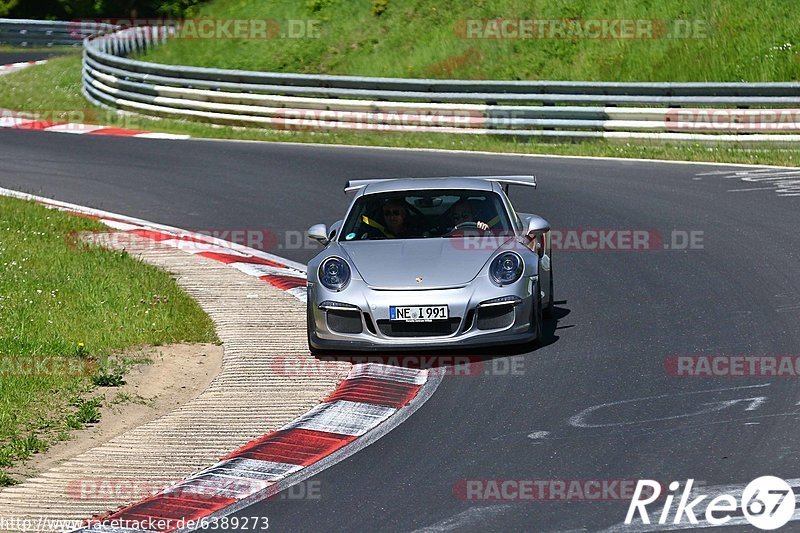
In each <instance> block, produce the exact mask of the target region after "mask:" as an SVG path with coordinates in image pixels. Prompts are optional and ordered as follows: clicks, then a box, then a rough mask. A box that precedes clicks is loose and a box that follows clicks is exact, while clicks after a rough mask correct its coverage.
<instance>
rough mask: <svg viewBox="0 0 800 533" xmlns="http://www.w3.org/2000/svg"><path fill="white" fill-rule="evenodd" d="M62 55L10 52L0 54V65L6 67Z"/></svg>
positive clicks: (37, 51)
mask: <svg viewBox="0 0 800 533" xmlns="http://www.w3.org/2000/svg"><path fill="white" fill-rule="evenodd" d="M59 55H64V52H61V51H54V52H44V51H39V50H36V51H32V52H31V51H25V50H20V51H16V50H14V51H10V52H0V65H8V64H10V63H19V62H22V61H38V60H39V59H47V58H48V57H53V56H59Z"/></svg>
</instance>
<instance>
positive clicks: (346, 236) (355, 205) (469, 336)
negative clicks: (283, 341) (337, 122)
mask: <svg viewBox="0 0 800 533" xmlns="http://www.w3.org/2000/svg"><path fill="white" fill-rule="evenodd" d="M510 185H522V186H528V187H535V186H536V179H535V178H534V177H533V176H475V177H447V178H415V179H410V178H404V179H399V178H398V179H374V180H354V181H350V182H348V184H347V187H346V188H345V191H346V192H354V193H355V196H354V198H353V201H352V202H351V204H350V207H349V209H348V212H347V215H346V216H345V218H344V219H343V220H339V221H338V222H336V223H334V224H333V225H332V226H331V227H330V228H327V227H326V226H325V225H324V224H317V225H315V226H312V227H311V228H310V229H309V230H308V235H309V237H311V238H313V239H316V240H318V241H319V242H321V243H322V244H323V245H324V246H325V249H324V250H323V251H322V252H321V253H320V254H319V255H317V256H316V257H315V258H314V259H313V260H311V262H310V263H309V265H308V303H307V318H308V342H309V347H310V348H311V350H312V351H313V352H322V351H326V350H406V349H428V348H458V347H466V346H491V345H497V344H517V343H527V342H533V341H539V340H541V336H542V315H543V314H547V313H548V312H550V311H551V310H552V308H553V272H552V260H551V249H550V238H549V237H550V225H549V223H548V222H547V221H546V220H545V219H544V218H542V217H540V216H537V215H533V214H524V213H517V212H516V211H515V210H514V207H513V206H512V205H511V202H510V201H509V199H508V196H507V194H506V192H507V190H508V187H509V186H510ZM504 188H505V190H504Z"/></svg>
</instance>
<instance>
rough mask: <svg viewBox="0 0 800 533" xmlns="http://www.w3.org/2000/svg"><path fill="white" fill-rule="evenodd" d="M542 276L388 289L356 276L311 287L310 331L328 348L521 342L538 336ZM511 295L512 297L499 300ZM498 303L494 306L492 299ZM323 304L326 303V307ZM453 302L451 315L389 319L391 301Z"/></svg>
mask: <svg viewBox="0 0 800 533" xmlns="http://www.w3.org/2000/svg"><path fill="white" fill-rule="evenodd" d="M537 287H538V285H537V278H536V276H528V277H523V278H522V279H520V280H519V281H517V282H516V283H514V284H512V285H509V286H506V287H497V286H496V285H494V284H493V283H492V282H491V281H490V280H489V279H488V277H483V278H482V277H478V278H476V279H475V280H473V281H472V283H470V284H468V285H466V286H463V287H455V288H443V289H426V290H385V289H375V288H371V287H369V286H367V285H366V284H365V283H364V282H363V281H361V280H353V281H352V282H351V285H350V286H348V287H347V289H346V290H344V291H341V292H333V291H329V290H327V289H326V288H324V287H323V286H321V285H319V284H316V283H315V284H310V286H309V290H308V308H307V312H308V334H309V335H308V336H309V342H310V344H311V346H312V347H313V348H316V349H324V350H337V349H338V350H357V351H359V350H370V351H374V350H385V351H392V350H418V349H431V348H438V349H442V348H461V347H484V346H493V345H501V344H520V343H526V342H531V341H533V340H535V338H536V328H535V324H533V323H532V322H531V321H532V320H533V317H534V316H535V314H534V313H533V306H534V305H535V304H534V302H535V297H534V291H535V290H537ZM498 298H506V299H508V300H511V299H513V301H509V302H496V300H497V299H498ZM487 302H492V305H490V304H487ZM320 304H323V305H322V308H320ZM418 305H447V306H448V310H449V316H450V320H449V321H448V322H447V323H444V322H442V321H439V322H432V323H403V322H400V323H398V322H394V321H390V320H389V307H390V306H418Z"/></svg>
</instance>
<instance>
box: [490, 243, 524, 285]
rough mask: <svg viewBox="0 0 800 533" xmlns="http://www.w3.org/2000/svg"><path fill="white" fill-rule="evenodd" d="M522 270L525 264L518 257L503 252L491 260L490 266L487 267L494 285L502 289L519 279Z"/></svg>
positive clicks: (512, 253)
mask: <svg viewBox="0 0 800 533" xmlns="http://www.w3.org/2000/svg"><path fill="white" fill-rule="evenodd" d="M524 270H525V263H523V262H522V258H521V257H520V256H519V255H517V254H515V253H514V252H504V253H502V254H500V255H498V256H497V257H495V258H494V259H493V260H492V264H491V265H489V277H490V278H492V281H493V282H494V283H495V285H499V286H500V287H502V286H503V285H510V284H512V283H514V282H515V281H517V280H518V279H519V278H521V277H522V272H523V271H524Z"/></svg>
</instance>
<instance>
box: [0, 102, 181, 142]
mask: <svg viewBox="0 0 800 533" xmlns="http://www.w3.org/2000/svg"><path fill="white" fill-rule="evenodd" d="M0 128H9V129H18V130H39V131H49V132H53V133H73V134H77V135H106V136H116V137H135V138H143V139H173V140H182V139H189V138H191V137H190V136H189V135H177V134H173V133H156V132H151V131H145V130H133V129H128V128H116V127H111V126H100V125H96V124H84V123H81V122H59V121H54V120H50V119H43V118H41V117H37V115H36V114H35V113H27V112H22V111H13V110H10V109H0Z"/></svg>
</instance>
